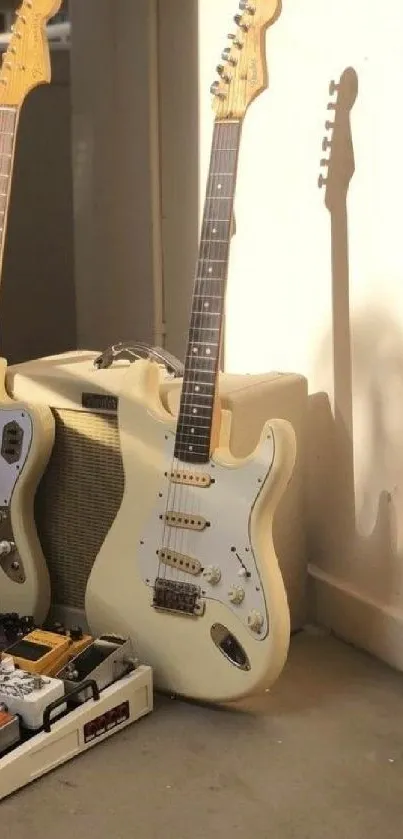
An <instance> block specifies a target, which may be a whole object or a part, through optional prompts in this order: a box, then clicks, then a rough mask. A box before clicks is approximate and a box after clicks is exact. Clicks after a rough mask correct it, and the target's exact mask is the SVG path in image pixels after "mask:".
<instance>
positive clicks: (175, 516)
mask: <svg viewBox="0 0 403 839" xmlns="http://www.w3.org/2000/svg"><path fill="white" fill-rule="evenodd" d="M161 518H162V519H163V521H164V522H165V524H168V525H169V527H183V528H184V529H185V530H204V529H205V527H208V522H207V521H206V519H204V518H203V517H202V516H192V515H191V514H188V513H174V512H169V513H165V515H164V516H161Z"/></svg>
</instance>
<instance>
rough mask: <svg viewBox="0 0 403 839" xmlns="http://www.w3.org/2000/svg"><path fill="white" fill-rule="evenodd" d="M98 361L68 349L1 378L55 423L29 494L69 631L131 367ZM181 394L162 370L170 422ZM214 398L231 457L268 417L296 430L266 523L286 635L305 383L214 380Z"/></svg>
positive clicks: (107, 516)
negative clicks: (291, 467) (292, 463)
mask: <svg viewBox="0 0 403 839" xmlns="http://www.w3.org/2000/svg"><path fill="white" fill-rule="evenodd" d="M98 356H99V353H96V352H90V351H88V352H86V351H74V352H69V353H64V354H62V355H57V356H50V357H47V358H40V359H37V360H34V361H29V362H25V363H23V364H19V365H15V366H13V367H10V368H9V369H8V373H7V389H8V392H9V394H10V395H11V396H14V397H15V398H16V399H19V400H24V401H26V402H31V403H34V404H35V403H37V404H46V405H49V406H50V407H51V409H52V411H53V413H54V417H55V421H56V439H55V445H54V449H53V453H52V455H51V458H50V461H49V464H48V467H47V470H46V472H45V474H44V475H43V478H42V480H41V482H40V484H39V487H38V491H37V495H36V499H35V517H36V523H37V528H38V531H39V538H40V540H41V543H42V548H43V551H44V554H45V557H46V558H47V561H48V565H49V572H50V577H51V584H52V603H53V606H52V613H51V617H52V619H55V620H61V621H62V622H64V623H67V624H68V625H73V624H77V623H79V624H80V625H81V626H85V625H86V624H85V615H84V598H85V589H86V585H87V580H88V577H89V573H90V570H91V568H92V565H93V563H94V561H95V558H96V556H97V553H98V551H99V549H100V548H101V545H102V543H103V541H104V538H105V536H106V534H107V532H108V530H109V528H110V527H111V525H112V522H113V520H114V518H115V516H116V514H117V512H118V510H119V506H120V502H121V498H122V493H123V486H124V474H123V466H122V458H121V454H120V446H119V434H118V422H117V408H118V400H119V390H120V387H121V384H122V380H123V378H124V374H125V372H126V370H127V366H128V364H129V363H130V361H127V360H119V361H117V362H115V363H113V364H112V365H111V366H110V367H108V368H106V369H99V368H98V367H96V366H95V365H94V361H95V359H97V358H98ZM180 387H181V380H180V379H179V378H174V376H173V375H172V374H169V373H168V372H166V373H165V378H164V380H163V383H162V386H161V397H162V400H163V402H164V404H165V407H166V408H167V409H168V410H169V411H170V412H171V413H172V414H175V413H176V412H177V410H178V407H179V398H180ZM220 395H221V402H222V406H223V407H224V408H227V409H229V410H230V411H231V412H232V415H233V416H232V432H231V450H232V452H233V454H234V455H236V456H245V455H247V454H249V453H250V452H251V451H252V450H253V449H254V448H255V446H256V444H257V442H258V439H259V436H260V432H261V428H262V426H263V424H264V423H265V421H266V420H267V419H269V418H270V417H272V418H274V417H279V418H285V419H288V420H289V421H290V422H291V423H292V425H293V427H294V429H295V432H296V436H297V445H298V455H297V462H296V467H295V472H294V475H293V478H292V480H291V482H290V484H289V487H288V489H287V491H286V493H285V495H284V497H283V499H282V500H281V502H280V505H279V507H278V511H277V515H276V516H275V520H274V542H275V547H276V552H277V555H278V557H279V561H280V566H281V570H282V573H283V577H284V582H285V585H286V588H287V592H288V599H289V604H290V612H291V622H292V628H293V629H294V630H295V629H298V628H300V627H301V626H302V624H303V623H304V620H305V585H306V568H307V557H306V551H305V538H304V536H305V534H304V516H303V469H302V456H303V449H304V446H303V436H304V425H305V418H306V414H307V403H308V396H307V382H306V380H305V379H304V378H303V377H302V376H299V375H295V374H289V373H281V374H280V373H268V374H265V375H232V374H224V373H223V374H221V376H220ZM111 561H113V558H112V560H111Z"/></svg>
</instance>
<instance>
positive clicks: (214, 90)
mask: <svg viewBox="0 0 403 839" xmlns="http://www.w3.org/2000/svg"><path fill="white" fill-rule="evenodd" d="M210 93H211V94H212V95H213V96H218V98H219V99H225V93H223V91H222V90H221V88H220V83H219V82H213V84H212V85H211V87H210Z"/></svg>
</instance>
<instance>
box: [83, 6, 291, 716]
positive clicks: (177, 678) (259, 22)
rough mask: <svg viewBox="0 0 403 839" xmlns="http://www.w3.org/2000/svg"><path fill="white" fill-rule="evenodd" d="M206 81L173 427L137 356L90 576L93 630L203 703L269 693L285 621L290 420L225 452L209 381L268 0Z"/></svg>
mask: <svg viewBox="0 0 403 839" xmlns="http://www.w3.org/2000/svg"><path fill="white" fill-rule="evenodd" d="M240 6H241V9H240V14H239V15H237V16H236V18H235V22H236V24H237V32H236V34H235V35H234V36H232V38H231V41H230V44H229V46H227V47H226V49H225V51H224V53H223V63H222V65H220V66H219V68H218V73H219V77H220V78H219V80H218V81H217V82H215V84H214V85H213V87H212V93H213V95H214V103H215V111H216V119H215V126H214V136H213V144H212V151H211V162H210V170H209V175H208V183H207V193H206V201H205V209H204V217H203V224H202V231H201V241H200V250H199V258H198V262H197V269H196V279H195V284H194V294H193V303H192V313H191V322H190V330H189V340H188V346H187V352H186V360H185V370H184V375H183V386H182V395H181V402H180V410H179V417H178V420H177V422H176V421H175V420H173V418H172V416H171V415H170V414H168V413H167V412H166V411H165V409H164V407H163V405H162V402H161V399H160V376H161V374H160V371H159V367H158V365H157V364H155V363H153V362H152V361H149V360H140V361H137V362H135V363H134V364H133V365H132V366H131V368H130V371H129V372H128V374H127V378H125V382H124V385H123V388H122V391H121V394H120V397H119V410H118V418H119V431H120V441H121V451H122V456H123V463H124V471H125V490H124V495H123V500H122V504H121V507H120V510H119V512H118V514H117V517H116V519H115V522H114V524H113V526H112V528H111V530H110V531H109V534H108V535H107V538H106V540H105V542H104V544H103V546H102V548H101V551H100V553H99V555H98V557H97V559H96V561H95V563H94V566H93V570H92V573H91V575H90V577H89V581H88V587H87V593H86V612H87V619H88V622H89V625H90V627H91V630H92V632H93V633H95V634H100V633H105V632H118V633H120V634H123V635H128V636H130V637H131V638H132V639H133V642H134V644H135V648H136V650H137V654H138V656H139V658H140V660H141V661H144V662H147V663H149V664H151V665H152V667H153V670H154V678H155V684H156V686H157V687H158V688H159V689H162V690H167V691H171V692H174V693H176V694H180V695H182V696H186V697H189V698H194V699H198V700H202V701H208V702H224V701H232V700H236V699H239V698H241V697H244V696H247V695H249V694H251V693H253V692H256V691H259V690H261V689H264V688H267V687H269V686H270V685H271V684H272V683H273V682H274V680H275V679H276V678H277V677H278V675H279V674H280V672H281V670H282V668H283V665H284V663H285V661H286V658H287V653H288V646H289V637H290V619H289V609H288V603H287V596H286V592H285V589H284V584H283V579H282V575H281V572H280V569H279V565H278V561H277V557H276V554H275V550H274V546H273V538H272V521H273V516H274V514H275V511H276V507H277V505H278V502H279V500H280V498H281V496H282V494H283V491H284V490H285V488H286V486H287V484H288V482H289V480H290V477H291V475H292V472H293V468H294V461H295V435H294V432H293V430H292V428H291V426H290V425H289V423H287V422H285V421H280V420H273V421H270V422H268V423H267V424H266V425H265V427H264V428H263V431H262V435H261V439H260V443H259V445H258V446H257V449H256V451H254V452H253V453H252V454H251V455H250V457H248V458H246V459H244V460H237V459H236V458H234V457H233V456H232V454H231V452H230V449H229V439H230V415H229V414H228V413H227V412H225V411H223V410H222V409H221V407H220V404H219V398H218V389H217V379H218V366H219V357H220V347H221V335H222V320H223V310H224V299H225V286H226V278H227V270H228V257H229V247H230V239H231V232H232V223H233V202H234V194H235V183H236V172H237V162H238V151H239V145H240V137H241V128H242V121H243V117H244V114H245V112H246V110H247V107H248V105H249V104H250V103H251V102H252V100H253V99H255V97H256V96H257V95H258V94H259V93H260V92H261V91H262V90H264V89H265V87H266V85H267V72H266V65H265V57H264V48H265V34H266V29H267V27H268V26H269V25H270V24H271V23H273V21H274V20H275V18H276V17H277V16H278V14H279V5H278V0H254V2H252V0H251V2H250V4H249V3H245V2H242V3H241V4H240Z"/></svg>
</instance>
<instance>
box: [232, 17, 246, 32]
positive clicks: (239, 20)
mask: <svg viewBox="0 0 403 839" xmlns="http://www.w3.org/2000/svg"><path fill="white" fill-rule="evenodd" d="M234 21H235V23H236V25H237V26H239V28H240V29H243V30H244V32H247V31H248V29H249V24H248V23H245V21H244V20H243V18H242V15H235V17H234Z"/></svg>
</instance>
